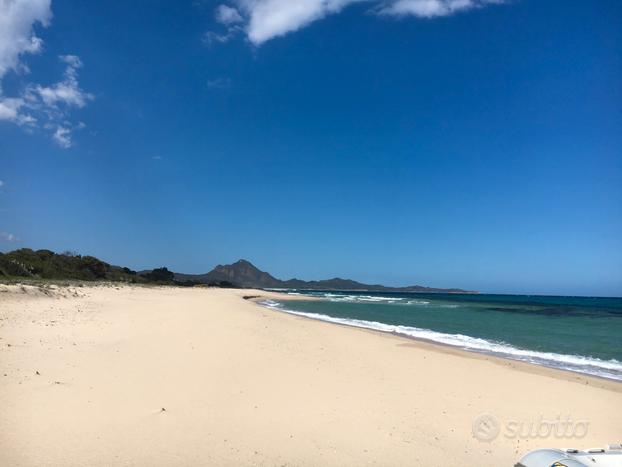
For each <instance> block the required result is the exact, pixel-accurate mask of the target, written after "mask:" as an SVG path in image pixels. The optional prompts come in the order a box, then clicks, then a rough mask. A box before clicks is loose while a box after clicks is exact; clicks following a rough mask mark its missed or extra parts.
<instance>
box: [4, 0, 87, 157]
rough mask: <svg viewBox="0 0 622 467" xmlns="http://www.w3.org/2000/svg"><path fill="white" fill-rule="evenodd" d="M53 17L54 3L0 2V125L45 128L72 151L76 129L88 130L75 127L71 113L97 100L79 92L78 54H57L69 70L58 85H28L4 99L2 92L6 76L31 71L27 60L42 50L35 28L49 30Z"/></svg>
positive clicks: (45, 0)
mask: <svg viewBox="0 0 622 467" xmlns="http://www.w3.org/2000/svg"><path fill="white" fill-rule="evenodd" d="M51 19H52V11H51V3H50V0H0V121H6V122H11V123H14V124H17V125H19V126H22V127H25V128H29V129H31V130H32V129H34V128H39V129H44V130H47V131H49V132H50V135H51V137H52V139H53V140H54V141H55V142H56V143H57V144H58V145H59V146H61V147H63V148H68V147H70V146H72V139H71V134H72V131H73V130H75V129H79V128H82V127H83V126H84V124H82V123H79V124H74V123H71V121H70V111H71V110H72V109H74V108H82V107H84V106H85V105H86V103H87V102H88V101H90V100H92V99H93V98H94V97H93V95H92V94H90V93H87V92H85V91H84V90H82V89H81V88H80V85H79V83H78V70H79V69H80V68H81V67H82V62H81V61H80V59H79V58H78V57H77V56H76V55H61V56H59V59H60V61H61V62H62V63H63V64H65V71H64V74H63V78H62V79H61V80H60V81H58V82H57V83H53V84H51V85H48V86H44V85H41V84H37V83H26V84H25V85H24V86H23V90H22V91H21V92H20V93H18V94H17V95H14V96H5V95H4V93H3V90H2V80H3V78H4V77H5V76H6V74H7V73H9V72H14V73H17V74H18V75H20V76H21V75H25V74H28V73H29V69H28V66H27V64H26V63H25V62H24V57H25V56H26V55H28V54H36V53H39V52H41V50H42V48H43V41H42V40H41V39H40V38H39V37H38V36H37V35H36V34H35V32H34V27H35V25H40V26H42V27H47V26H48V25H49V23H50V21H51Z"/></svg>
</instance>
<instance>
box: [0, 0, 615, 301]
mask: <svg viewBox="0 0 622 467" xmlns="http://www.w3.org/2000/svg"><path fill="white" fill-rule="evenodd" d="M0 80H1V81H0V181H1V182H0V232H1V234H0V249H2V250H3V251H7V250H12V249H15V248H19V247H25V246H27V247H32V248H49V249H53V250H57V251H61V250H67V249H69V250H74V251H77V252H79V253H83V254H92V255H95V256H98V257H101V258H102V259H104V260H106V261H109V262H112V263H115V264H121V265H127V266H130V267H132V268H135V269H143V268H150V267H155V266H161V265H166V266H168V267H169V268H170V269H173V270H176V271H183V272H195V273H199V272H205V271H207V270H209V269H211V268H212V267H213V266H214V265H215V264H218V263H228V262H232V261H235V260H237V259H238V258H246V259H249V260H251V261H252V262H254V263H255V264H256V265H257V266H259V267H261V268H262V269H264V270H268V271H269V272H271V273H272V274H273V275H275V276H277V277H280V278H290V277H299V278H303V279H320V278H328V277H334V276H341V277H349V278H354V279H357V280H361V281H368V282H380V283H385V284H395V285H410V284H423V285H429V286H437V287H454V286H455V287H463V288H469V289H475V290H481V291H487V292H516V293H539V294H587V295H590V294H593V295H616V296H620V295H622V4H621V3H620V2H619V1H617V0H603V1H598V2H586V1H583V0H570V1H568V0H564V1H546V2H542V1H541V0H513V1H490V0H479V1H476V0H386V1H381V0H367V1H365V0H359V1H354V0H301V1H299V2H291V1H284V0H234V1H231V2H224V3H223V2H211V1H192V0H188V1H178V2H172V1H169V2H165V1H151V0H150V1H146V0H145V1H132V2H97V3H96V2H87V3H85V2H77V1H60V0H53V1H52V2H51V3H50V1H49V0H8V2H7V1H5V2H1V3H0Z"/></svg>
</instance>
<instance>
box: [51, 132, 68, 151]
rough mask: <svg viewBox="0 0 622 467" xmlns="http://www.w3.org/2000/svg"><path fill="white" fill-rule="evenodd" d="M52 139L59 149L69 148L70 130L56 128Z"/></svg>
mask: <svg viewBox="0 0 622 467" xmlns="http://www.w3.org/2000/svg"><path fill="white" fill-rule="evenodd" d="M52 138H53V139H54V141H56V143H57V144H58V145H59V146H60V147H61V148H65V149H66V148H70V147H71V145H72V141H71V130H70V129H69V128H66V127H62V126H59V127H57V128H56V131H55V132H54V134H53V135H52Z"/></svg>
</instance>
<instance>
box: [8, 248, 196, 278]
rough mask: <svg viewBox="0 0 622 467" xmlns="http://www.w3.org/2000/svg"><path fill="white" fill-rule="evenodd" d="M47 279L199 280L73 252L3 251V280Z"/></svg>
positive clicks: (23, 249)
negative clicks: (180, 277) (138, 270)
mask: <svg viewBox="0 0 622 467" xmlns="http://www.w3.org/2000/svg"><path fill="white" fill-rule="evenodd" d="M21 278H24V279H29V280H31V279H35V280H38V279H44V280H78V281H112V282H127V283H133V284H137V283H138V284H161V285H183V286H193V285H196V284H198V282H196V281H190V280H184V281H176V280H175V274H174V273H173V272H171V271H169V270H168V269H167V268H165V267H162V268H158V269H154V270H153V271H149V272H145V273H142V274H139V273H137V272H136V271H132V270H131V269H129V268H126V267H121V266H113V265H110V264H108V263H106V262H104V261H102V260H100V259H97V258H95V257H94V256H82V255H78V254H75V253H72V252H65V253H60V254H58V253H54V252H53V251H50V250H37V251H34V250H31V249H30V248H21V249H19V250H15V251H11V252H9V253H0V279H4V280H11V279H13V280H14V279H21Z"/></svg>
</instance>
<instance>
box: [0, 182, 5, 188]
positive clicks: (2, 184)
mask: <svg viewBox="0 0 622 467" xmlns="http://www.w3.org/2000/svg"><path fill="white" fill-rule="evenodd" d="M3 186H4V182H3V181H2V180H0V188H2V187H3Z"/></svg>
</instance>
